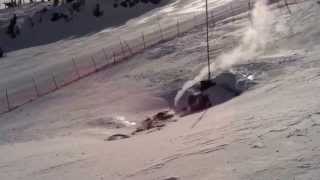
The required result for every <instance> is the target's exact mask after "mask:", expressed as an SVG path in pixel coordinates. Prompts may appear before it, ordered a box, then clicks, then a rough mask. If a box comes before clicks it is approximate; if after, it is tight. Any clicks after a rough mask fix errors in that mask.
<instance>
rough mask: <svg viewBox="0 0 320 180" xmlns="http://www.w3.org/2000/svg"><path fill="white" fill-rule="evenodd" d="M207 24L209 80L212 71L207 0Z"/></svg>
mask: <svg viewBox="0 0 320 180" xmlns="http://www.w3.org/2000/svg"><path fill="white" fill-rule="evenodd" d="M206 22H207V58H208V59H207V60H208V80H210V77H211V69H210V44H209V15H208V0H206Z"/></svg>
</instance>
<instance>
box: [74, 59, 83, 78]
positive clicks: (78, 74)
mask: <svg viewBox="0 0 320 180" xmlns="http://www.w3.org/2000/svg"><path fill="white" fill-rule="evenodd" d="M72 63H73V67H74V70H75V72H76V73H77V76H78V79H80V77H81V76H80V72H79V70H78V67H77V64H76V61H75V60H74V58H72Z"/></svg>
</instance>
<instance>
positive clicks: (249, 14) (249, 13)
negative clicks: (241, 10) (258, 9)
mask: <svg viewBox="0 0 320 180" xmlns="http://www.w3.org/2000/svg"><path fill="white" fill-rule="evenodd" d="M248 8H249V10H248V16H249V21H250V24H251V25H252V24H253V22H252V17H251V9H252V6H251V0H249V1H248Z"/></svg>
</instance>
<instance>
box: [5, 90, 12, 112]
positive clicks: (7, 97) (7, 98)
mask: <svg viewBox="0 0 320 180" xmlns="http://www.w3.org/2000/svg"><path fill="white" fill-rule="evenodd" d="M6 101H7V107H8V111H11V105H10V100H9V95H8V88H6Z"/></svg>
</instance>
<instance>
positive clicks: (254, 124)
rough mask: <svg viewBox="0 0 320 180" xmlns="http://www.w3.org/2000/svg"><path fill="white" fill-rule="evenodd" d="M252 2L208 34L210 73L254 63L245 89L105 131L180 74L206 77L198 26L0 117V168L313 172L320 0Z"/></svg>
mask: <svg viewBox="0 0 320 180" xmlns="http://www.w3.org/2000/svg"><path fill="white" fill-rule="evenodd" d="M269 8H270V9H269ZM257 9H259V11H253V13H252V21H251V22H250V20H249V18H248V14H247V13H243V14H239V15H237V16H231V15H230V18H227V19H224V20H222V21H220V22H218V23H217V24H216V25H215V27H213V26H211V33H210V37H211V38H210V39H211V44H214V45H215V46H213V50H214V52H215V53H214V54H212V58H213V64H212V67H213V68H214V70H215V71H214V74H216V73H218V71H220V69H224V70H230V71H233V72H235V73H246V74H251V75H253V77H254V78H253V79H254V82H255V83H256V85H255V86H253V87H252V88H250V89H249V90H248V91H246V92H244V93H243V94H241V95H240V96H238V97H236V98H234V99H232V100H230V101H227V102H225V103H223V104H220V105H217V106H214V107H212V108H210V109H208V110H207V111H205V112H199V113H195V114H191V115H188V116H185V117H179V116H176V117H175V119H176V120H177V122H172V123H169V124H167V126H165V127H163V128H162V129H161V130H154V131H149V132H145V133H141V134H138V135H135V136H132V137H131V138H129V139H123V140H118V141H113V142H108V141H104V139H106V138H107V137H109V136H110V135H112V134H114V133H130V132H132V131H133V130H134V127H133V126H128V127H125V128H114V127H113V124H112V123H114V121H113V120H114V119H119V117H122V118H124V119H126V120H127V121H130V122H135V123H137V124H138V123H139V122H141V120H143V119H145V118H146V117H147V116H151V115H153V114H154V113H157V112H159V111H162V110H163V109H167V108H169V107H172V105H173V103H174V102H173V101H174V98H175V96H176V94H177V92H178V91H179V90H180V89H181V88H182V87H183V85H184V84H185V83H186V82H187V81H189V80H191V81H192V80H195V79H197V77H201V76H202V73H201V70H202V69H203V68H204V67H205V65H206V63H207V62H206V49H205V48H206V43H205V31H204V28H203V27H198V28H196V29H194V30H192V31H190V32H189V33H186V34H184V36H182V37H180V38H177V39H174V40H171V41H168V42H165V43H163V44H160V45H157V46H154V47H152V48H150V49H147V50H146V51H145V52H143V53H141V54H138V55H136V56H134V57H133V58H131V59H130V60H129V61H125V62H123V63H120V64H119V65H117V66H114V67H112V68H110V69H108V70H107V71H101V72H99V73H97V74H95V75H93V76H90V77H87V78H85V79H83V80H81V81H78V82H77V83H75V84H72V85H70V86H68V87H66V88H63V89H61V90H59V91H57V92H55V93H53V94H49V95H47V96H45V97H44V98H41V99H38V100H37V101H34V102H32V103H30V104H27V105H25V106H23V107H22V108H19V109H17V110H15V111H13V112H10V113H7V114H5V115H3V116H1V117H0V137H1V138H0V142H1V143H0V144H1V145H0V146H1V147H0V153H1V154H4V155H5V156H0V164H1V166H0V178H1V179H10V180H11V179H27V180H28V179H30V180H31V179H32V180H37V179H48V180H49V179H52V180H54V179H58V178H62V179H71V180H72V179H119V180H120V179H121V180H122V179H130V180H132V179H133V180H135V179H137V180H141V179H157V180H158V179H159V180H165V179H169V178H171V179H174V178H175V179H186V180H189V179H190V180H192V179H200V180H205V179H228V180H229V179H230V180H238V179H244V180H247V179H261V180H269V179H285V180H287V179H288V180H289V179H290V180H292V179H296V180H305V179H317V178H318V177H319V176H320V169H319V168H320V166H319V162H320V159H319V157H320V156H319V155H320V154H319V148H320V144H319V141H318V139H319V132H320V129H319V127H320V126H319V124H320V122H319V107H320V103H319V102H320V101H319V100H320V96H319V93H318V92H319V89H320V76H319V72H320V63H319V58H320V53H319V51H318V49H319V46H320V39H319V33H320V26H319V23H318V22H319V20H318V17H319V12H320V11H319V9H320V6H319V4H318V3H317V1H311V0H310V1H305V2H301V3H299V4H298V5H291V6H290V10H291V12H292V13H291V14H289V13H288V10H287V9H286V8H285V7H283V8H278V7H277V4H275V5H272V6H270V7H266V6H264V5H262V6H258V8H257ZM258 12H263V13H261V14H260V13H258ZM266 14H268V16H265V15H266ZM274 17H277V18H274ZM260 20H263V21H260ZM261 23H262V24H261ZM269 26H271V27H269ZM261 32H263V33H264V34H261ZM256 33H258V34H256ZM257 35H258V36H257ZM262 35H264V36H263V37H266V38H263V37H262ZM269 35H271V36H269ZM270 37H272V38H270ZM247 40H248V41H247ZM262 40H263V42H262ZM247 42H250V43H249V44H248V43H247ZM253 45H254V46H253ZM239 48H240V49H241V50H243V51H244V52H246V53H244V54H246V55H247V56H248V57H249V58H244V57H243V56H242V53H239V50H238V49H239ZM243 51H240V52H243ZM226 57H227V59H225V58H226ZM202 72H205V71H202ZM122 118H120V119H122ZM116 122H117V121H116ZM110 123H111V124H110ZM26 164H27V166H26Z"/></svg>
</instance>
